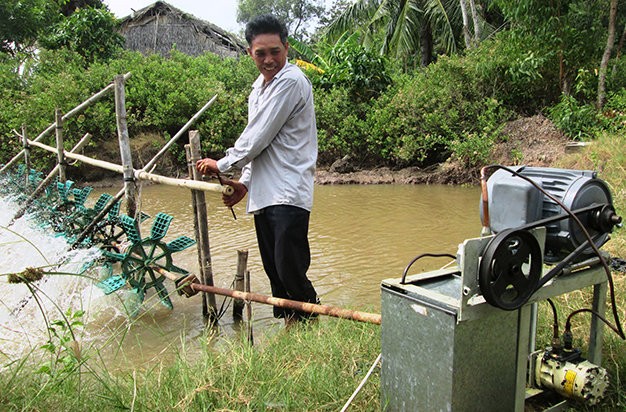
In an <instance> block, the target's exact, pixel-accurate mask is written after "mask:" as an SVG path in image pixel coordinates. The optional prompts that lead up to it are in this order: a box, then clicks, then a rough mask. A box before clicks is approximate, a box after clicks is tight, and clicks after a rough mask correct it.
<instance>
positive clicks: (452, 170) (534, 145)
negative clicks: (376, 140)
mask: <svg viewBox="0 0 626 412" xmlns="http://www.w3.org/2000/svg"><path fill="white" fill-rule="evenodd" d="M568 142H569V140H568V139H567V138H566V137H565V136H564V135H563V134H562V133H561V132H560V131H559V130H557V129H556V127H555V126H554V125H553V124H552V122H550V120H548V119H547V118H546V117H544V116H543V115H540V114H539V115H535V116H532V117H527V118H520V119H518V120H514V121H511V122H509V123H508V124H507V125H506V126H505V127H504V129H503V131H502V137H501V139H500V141H498V142H497V143H496V144H495V145H494V148H493V152H492V157H491V159H490V162H489V163H490V164H502V165H507V166H510V165H528V166H537V167H549V166H554V165H555V164H557V161H558V159H559V158H560V157H562V156H564V155H565V150H566V145H567V143H568ZM113 143H115V142H113ZM113 143H112V144H111V147H107V148H104V149H105V150H102V149H103V148H99V150H98V152H99V154H100V156H94V157H102V156H103V154H105V156H104V157H105V159H104V160H109V161H111V162H116V161H117V162H118V161H119V160H116V158H117V157H118V156H119V155H117V150H119V149H117V147H116V144H113ZM158 143H163V144H164V143H165V141H163V142H158ZM131 144H133V146H134V147H133V153H134V155H133V157H136V159H133V160H134V162H135V165H136V166H135V167H142V166H141V165H142V164H143V163H144V162H146V161H147V159H150V158H152V156H153V155H154V154H156V152H157V149H158V148H159V147H160V145H159V144H156V143H155V142H154V141H152V140H151V139H149V138H147V137H146V136H138V138H133V139H131ZM106 154H108V156H106ZM107 157H108V158H107ZM342 160H343V159H342ZM77 172H78V173H76V175H77V176H74V178H75V179H76V180H78V181H84V182H88V183H89V185H91V186H94V187H112V186H119V187H121V186H122V178H121V176H116V175H115V173H111V174H109V173H104V172H103V171H102V170H98V169H93V168H89V167H88V166H81V168H80V169H79V170H77ZM155 172H156V173H159V174H162V175H165V176H171V177H178V178H183V179H184V178H186V175H187V171H186V170H179V167H177V166H176V161H175V159H174V158H173V157H172V156H171V155H168V156H165V157H164V158H163V160H162V161H161V162H160V164H159V167H158V168H157V170H156V171H155ZM479 176H480V168H479V167H468V166H467V165H464V164H462V163H460V162H458V161H454V160H453V159H449V160H448V161H446V162H444V163H441V164H436V165H432V166H429V167H426V168H419V167H408V168H404V169H391V168H388V167H380V168H373V169H367V170H359V169H358V167H357V166H355V165H351V164H350V163H349V161H347V162H346V161H341V160H340V161H338V162H336V164H334V165H333V166H327V167H324V166H320V167H318V170H317V172H316V175H315V182H316V183H317V184H320V185H328V184H454V185H465V184H469V185H474V184H479V183H480V181H479ZM235 177H236V176H235Z"/></svg>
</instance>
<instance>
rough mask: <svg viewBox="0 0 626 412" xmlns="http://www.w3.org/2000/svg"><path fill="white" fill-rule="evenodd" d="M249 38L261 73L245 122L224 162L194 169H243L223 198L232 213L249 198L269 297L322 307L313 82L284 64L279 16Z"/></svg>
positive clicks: (285, 312) (292, 315)
mask: <svg viewBox="0 0 626 412" xmlns="http://www.w3.org/2000/svg"><path fill="white" fill-rule="evenodd" d="M246 40H247V42H248V46H249V47H248V54H249V55H250V57H252V59H253V60H254V62H255V64H256V67H257V68H258V69H259V72H260V73H261V74H260V76H259V77H258V78H257V79H256V81H255V82H254V84H253V85H252V92H251V93H250V96H249V97H248V124H247V126H246V128H245V129H244V131H243V132H242V134H241V135H240V136H239V138H238V139H237V141H236V142H235V144H234V146H233V147H231V148H229V149H228V150H227V151H226V155H225V156H224V157H223V158H222V159H219V160H217V161H216V160H214V159H210V158H205V159H201V160H199V161H198V162H197V163H196V168H197V169H198V171H200V172H201V173H203V174H206V175H210V174H217V173H220V172H226V171H229V170H231V169H241V177H240V178H239V181H237V182H236V181H232V180H228V179H224V184H227V185H230V186H232V187H233V188H234V193H233V194H232V195H230V196H226V195H225V196H224V197H223V200H224V204H225V205H226V206H229V207H232V206H233V205H235V204H237V203H238V202H239V201H240V200H241V199H243V198H244V197H245V195H246V193H247V194H248V203H247V207H246V210H247V212H248V213H253V214H254V225H255V229H256V234H257V241H258V244H259V251H260V253H261V259H262V260H263V268H264V269H265V272H266V274H267V276H268V278H269V280H270V284H271V287H272V295H273V296H274V297H277V298H286V299H292V300H298V301H302V302H311V303H316V302H317V303H318V302H319V301H318V299H317V293H316V291H315V289H314V287H313V285H312V284H311V281H310V280H309V279H308V277H307V275H306V272H307V270H308V268H309V264H310V262H311V254H310V250H309V241H308V231H309V215H310V211H311V207H312V206H313V177H314V173H315V163H316V161H317V127H316V123H315V111H314V107H313V90H312V87H311V82H310V81H309V79H307V77H306V76H305V75H304V73H302V71H301V70H300V69H299V68H298V67H297V66H295V65H293V64H291V63H288V62H287V52H288V50H289V43H288V42H287V29H286V27H285V26H284V24H283V23H282V22H280V21H279V20H278V19H276V18H275V17H273V16H271V15H263V16H259V17H256V18H255V19H253V20H252V21H250V22H249V23H248V24H247V26H246ZM274 317H277V318H284V319H285V324H286V325H289V324H291V323H293V322H297V321H300V320H305V319H308V318H309V317H311V315H307V314H305V313H302V312H298V311H293V310H290V309H282V308H278V307H274Z"/></svg>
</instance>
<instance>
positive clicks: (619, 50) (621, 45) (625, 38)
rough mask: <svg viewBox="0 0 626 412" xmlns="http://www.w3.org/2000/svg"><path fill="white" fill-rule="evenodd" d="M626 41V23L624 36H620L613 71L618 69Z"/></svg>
mask: <svg viewBox="0 0 626 412" xmlns="http://www.w3.org/2000/svg"><path fill="white" fill-rule="evenodd" d="M625 41H626V25H625V26H624V31H623V32H622V36H621V37H620V38H619V43H618V44H617V51H616V53H615V64H614V65H613V73H615V71H616V70H617V61H618V60H619V58H620V57H622V50H623V49H624V42H625Z"/></svg>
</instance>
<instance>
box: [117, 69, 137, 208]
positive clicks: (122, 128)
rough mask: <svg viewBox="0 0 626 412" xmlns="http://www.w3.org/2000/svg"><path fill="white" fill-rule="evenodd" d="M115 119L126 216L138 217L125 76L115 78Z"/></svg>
mask: <svg viewBox="0 0 626 412" xmlns="http://www.w3.org/2000/svg"><path fill="white" fill-rule="evenodd" d="M114 83H115V119H116V121H117V138H118V140H119V145H120V156H121V158H122V167H123V174H124V198H125V200H126V214H127V215H128V216H132V217H134V218H136V217H137V214H138V211H137V186H136V185H135V174H134V169H133V158H132V153H131V149H130V137H129V136H128V125H127V122H126V92H125V90H124V76H121V75H117V76H115V80H114Z"/></svg>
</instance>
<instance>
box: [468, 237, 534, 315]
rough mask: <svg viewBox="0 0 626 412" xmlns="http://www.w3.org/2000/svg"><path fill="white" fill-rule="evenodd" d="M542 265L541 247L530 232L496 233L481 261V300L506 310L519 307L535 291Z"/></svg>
mask: <svg viewBox="0 0 626 412" xmlns="http://www.w3.org/2000/svg"><path fill="white" fill-rule="evenodd" d="M542 265H543V263H542V259H541V247H540V246H539V242H538V241H537V239H536V238H535V236H534V235H533V234H532V233H530V232H528V231H525V230H516V229H507V230H505V231H503V232H500V233H498V234H497V235H496V236H495V237H494V238H493V239H492V241H491V242H489V244H488V245H487V247H486V248H485V251H484V252H483V256H482V259H481V262H480V269H479V285H480V290H481V292H482V294H483V297H484V298H485V300H486V301H487V302H489V303H490V304H492V305H494V306H497V307H499V308H502V309H505V310H514V309H517V308H519V307H521V306H522V305H523V304H524V303H526V302H527V301H528V299H529V298H530V296H531V295H532V294H533V292H534V291H535V289H536V288H537V285H538V284H539V279H540V278H541V272H542Z"/></svg>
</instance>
